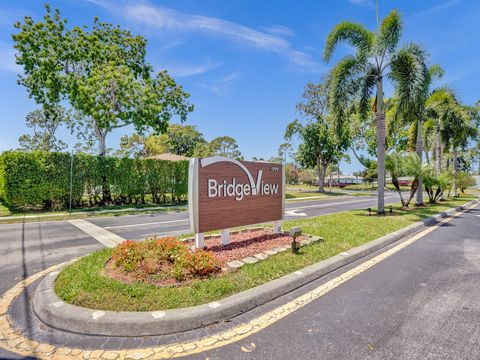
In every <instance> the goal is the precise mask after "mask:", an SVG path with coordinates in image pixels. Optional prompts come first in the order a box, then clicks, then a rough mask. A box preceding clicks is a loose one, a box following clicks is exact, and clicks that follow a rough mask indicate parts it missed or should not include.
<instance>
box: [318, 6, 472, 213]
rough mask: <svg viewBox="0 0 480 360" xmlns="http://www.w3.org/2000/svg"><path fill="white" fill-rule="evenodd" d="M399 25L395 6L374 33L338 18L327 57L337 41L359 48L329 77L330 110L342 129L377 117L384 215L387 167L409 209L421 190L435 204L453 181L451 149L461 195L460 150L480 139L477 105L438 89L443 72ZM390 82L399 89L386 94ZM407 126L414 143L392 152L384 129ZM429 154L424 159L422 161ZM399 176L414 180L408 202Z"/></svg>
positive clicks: (419, 199) (419, 201)
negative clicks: (475, 119) (475, 115)
mask: <svg viewBox="0 0 480 360" xmlns="http://www.w3.org/2000/svg"><path fill="white" fill-rule="evenodd" d="M402 30H403V23H402V20H401V16H400V14H399V13H398V12H397V11H396V10H394V11H392V12H391V13H390V14H389V15H388V16H387V17H386V18H385V19H383V21H382V22H381V24H380V25H379V26H378V28H377V29H376V30H375V31H370V30H368V29H367V28H366V27H364V26H363V25H361V24H357V23H352V22H341V23H339V24H338V25H336V26H335V27H334V28H333V30H332V31H331V32H330V34H329V35H328V37H327V40H326V45H325V50H324V59H325V61H327V62H328V61H330V59H331V58H332V55H333V54H334V52H335V49H336V48H337V47H338V45H339V44H340V43H346V44H347V45H350V46H351V47H353V48H354V53H353V54H350V55H346V56H345V57H343V58H342V59H340V60H339V61H338V62H337V63H336V64H335V65H334V67H333V69H332V70H331V72H330V74H329V77H328V88H329V90H328V107H329V110H330V113H331V115H332V118H333V123H334V125H335V126H336V127H338V128H342V126H343V125H344V124H345V122H348V121H349V119H350V118H351V114H352V113H355V116H357V117H358V118H359V119H360V121H363V122H364V123H366V122H368V121H369V119H372V115H374V122H375V134H376V144H375V145H376V157H377V162H376V168H377V177H378V207H377V212H378V213H379V214H383V213H385V208H384V187H385V178H386V174H387V172H388V173H389V174H390V176H391V179H392V183H393V185H394V186H395V187H396V188H397V190H398V191H399V194H400V198H401V201H402V204H403V205H404V206H408V205H409V203H410V201H411V200H412V199H413V197H414V196H415V194H416V205H417V206H421V205H423V189H424V188H425V191H426V193H427V195H428V196H429V201H430V202H435V201H437V200H438V199H440V198H441V197H442V196H443V191H444V189H446V188H447V187H448V184H449V179H450V177H449V176H448V173H447V172H448V171H449V170H450V169H449V167H450V164H451V163H450V161H447V162H446V164H445V165H444V164H443V162H442V156H443V155H444V154H446V153H448V154H451V155H452V161H451V162H452V164H451V165H452V167H453V170H452V171H451V172H452V177H451V178H452V183H453V192H454V195H457V187H456V180H457V173H458V152H459V151H460V150H461V149H465V147H466V146H467V145H468V143H469V141H470V139H473V138H475V137H478V125H477V126H475V124H474V122H473V120H472V119H473V116H472V113H473V111H472V108H469V107H467V106H465V105H463V104H462V103H461V102H460V100H459V98H458V96H457V95H456V94H455V92H454V91H453V90H451V89H448V88H446V87H439V88H433V85H434V84H435V83H436V82H437V81H438V80H439V79H440V78H441V77H442V76H443V73H444V71H443V69H442V68H441V67H440V66H438V65H429V63H428V54H427V52H426V50H425V49H424V48H423V47H422V46H420V45H418V44H415V43H407V44H404V45H400V40H401V35H402ZM386 81H388V82H389V83H390V84H391V85H392V87H393V89H394V92H393V96H392V97H391V98H389V99H387V98H386V97H385V95H384V87H385V82H386ZM372 120H373V119H372ZM372 120H370V121H372ZM404 128H406V129H407V131H406V133H407V134H408V137H409V139H408V142H407V143H408V144H410V145H411V146H410V147H409V149H408V150H410V154H408V155H407V154H404V153H400V152H395V151H393V152H390V153H388V152H387V149H386V141H387V137H388V136H389V135H388V134H387V133H388V132H389V131H392V129H396V130H394V131H397V130H398V129H404ZM389 129H390V130H389ZM430 149H432V154H434V157H435V167H434V168H431V167H430V165H428V164H429V162H430V158H429V156H428V155H429V153H430V151H429V150H430ZM424 152H425V153H426V155H427V157H426V160H427V164H424V162H423V155H424ZM402 176H410V177H412V178H413V181H412V187H411V192H410V196H409V199H407V200H404V199H403V196H402V193H401V191H400V185H399V181H398V178H399V177H402ZM417 189H418V190H417Z"/></svg>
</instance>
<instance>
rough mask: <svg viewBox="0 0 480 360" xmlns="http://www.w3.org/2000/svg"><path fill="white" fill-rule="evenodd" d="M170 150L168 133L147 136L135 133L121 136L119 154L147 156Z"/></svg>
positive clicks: (138, 156)
mask: <svg viewBox="0 0 480 360" xmlns="http://www.w3.org/2000/svg"><path fill="white" fill-rule="evenodd" d="M168 151H169V139H168V135H167V134H160V135H149V136H145V135H141V134H138V133H135V134H132V135H130V136H128V135H124V136H122V137H121V138H120V150H119V151H118V154H119V155H121V156H133V157H136V158H145V157H150V156H154V155H159V154H164V153H166V152H168Z"/></svg>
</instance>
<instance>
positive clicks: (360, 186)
mask: <svg viewBox="0 0 480 360" xmlns="http://www.w3.org/2000/svg"><path fill="white" fill-rule="evenodd" d="M377 188H378V187H377V185H374V186H372V185H371V184H355V185H348V186H345V187H344V188H343V190H356V191H369V190H371V191H376V190H377ZM386 188H387V189H388V190H391V191H397V189H395V187H394V186H393V185H392V184H387V186H386ZM400 190H402V191H410V186H400Z"/></svg>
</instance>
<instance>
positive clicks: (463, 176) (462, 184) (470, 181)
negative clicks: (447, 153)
mask: <svg viewBox="0 0 480 360" xmlns="http://www.w3.org/2000/svg"><path fill="white" fill-rule="evenodd" d="M475 184H476V182H475V178H474V177H473V176H472V175H471V174H469V173H468V172H465V171H459V172H458V174H457V186H458V188H459V189H460V190H461V191H462V193H463V192H465V189H467V188H469V187H470V186H475Z"/></svg>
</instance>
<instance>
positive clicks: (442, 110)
mask: <svg viewBox="0 0 480 360" xmlns="http://www.w3.org/2000/svg"><path fill="white" fill-rule="evenodd" d="M434 95H435V96H432V97H431V98H430V99H429V101H428V109H429V111H430V114H431V115H433V116H434V117H435V118H437V119H438V124H439V134H440V137H441V139H442V141H443V143H444V144H445V148H446V149H449V150H451V151H452V154H453V159H452V160H453V194H454V196H457V174H458V151H459V150H460V149H461V148H465V147H466V146H467V145H468V141H469V140H470V139H474V138H475V137H476V136H477V134H478V128H477V126H476V124H475V121H474V120H475V119H474V117H473V116H472V112H471V109H469V108H467V107H466V106H463V105H462V104H461V102H460V100H459V99H458V97H457V95H456V94H455V92H453V91H452V90H447V89H443V90H442V91H439V92H437V93H436V94H434Z"/></svg>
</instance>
